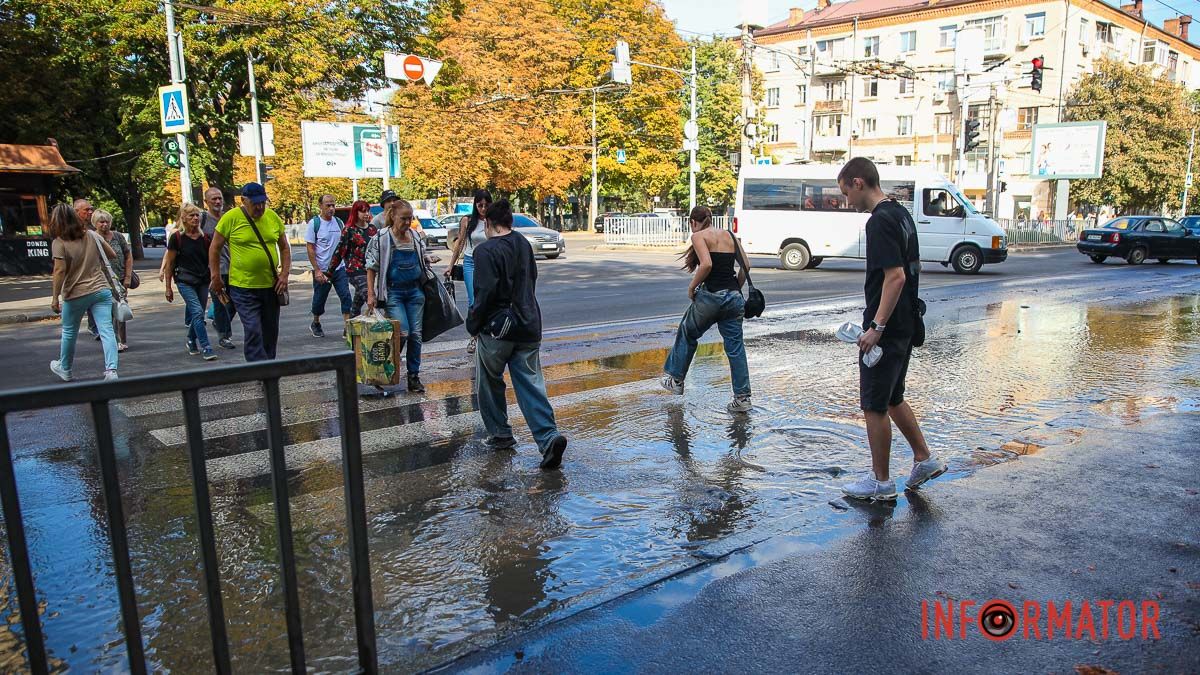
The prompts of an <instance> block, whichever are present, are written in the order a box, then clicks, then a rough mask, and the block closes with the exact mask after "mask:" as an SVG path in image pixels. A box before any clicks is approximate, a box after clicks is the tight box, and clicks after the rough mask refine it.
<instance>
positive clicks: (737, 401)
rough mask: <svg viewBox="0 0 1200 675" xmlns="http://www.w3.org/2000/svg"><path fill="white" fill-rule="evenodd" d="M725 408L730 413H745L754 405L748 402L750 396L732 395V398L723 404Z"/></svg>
mask: <svg viewBox="0 0 1200 675" xmlns="http://www.w3.org/2000/svg"><path fill="white" fill-rule="evenodd" d="M725 409H726V410H728V411H729V412H731V413H747V412H750V411H751V410H753V409H754V405H753V404H752V403H750V396H748V395H747V396H734V397H733V400H732V401H730V402H729V404H728V405H726V406H725Z"/></svg>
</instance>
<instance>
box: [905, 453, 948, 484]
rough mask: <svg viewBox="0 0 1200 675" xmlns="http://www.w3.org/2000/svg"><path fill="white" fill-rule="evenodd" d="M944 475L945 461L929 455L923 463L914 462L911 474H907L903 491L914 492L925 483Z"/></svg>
mask: <svg viewBox="0 0 1200 675" xmlns="http://www.w3.org/2000/svg"><path fill="white" fill-rule="evenodd" d="M944 473H946V461H945V460H943V459H942V458H940V457H938V456H937V455H930V456H929V459H927V460H925V461H924V462H915V463H914V464H913V468H912V472H911V473H909V474H908V482H907V483H905V484H904V489H905V490H916V489H917V488H919V487H921V486H922V485H924V484H925V483H926V482H928V481H931V480H933V479H934V478H937V477H938V476H940V475H942V474H944Z"/></svg>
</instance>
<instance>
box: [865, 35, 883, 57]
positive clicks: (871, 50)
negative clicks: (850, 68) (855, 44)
mask: <svg viewBox="0 0 1200 675" xmlns="http://www.w3.org/2000/svg"><path fill="white" fill-rule="evenodd" d="M863 56H864V57H866V58H868V59H870V58H877V57H878V56H879V36H878V35H874V36H871V37H869V38H863Z"/></svg>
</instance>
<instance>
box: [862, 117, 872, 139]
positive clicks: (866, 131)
mask: <svg viewBox="0 0 1200 675" xmlns="http://www.w3.org/2000/svg"><path fill="white" fill-rule="evenodd" d="M858 126H859V135H861V136H862V137H863V138H871V137H872V136H874V135H875V128H876V124H875V118H874V117H864V118H862V119H861V120H859V121H858Z"/></svg>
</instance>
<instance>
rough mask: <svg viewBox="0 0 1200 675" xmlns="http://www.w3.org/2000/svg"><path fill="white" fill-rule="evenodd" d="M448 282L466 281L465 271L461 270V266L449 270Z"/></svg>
mask: <svg viewBox="0 0 1200 675" xmlns="http://www.w3.org/2000/svg"><path fill="white" fill-rule="evenodd" d="M450 280H451V281H466V280H467V276H466V272H465V270H463V266H462V265H455V266H454V267H451V268H450Z"/></svg>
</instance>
